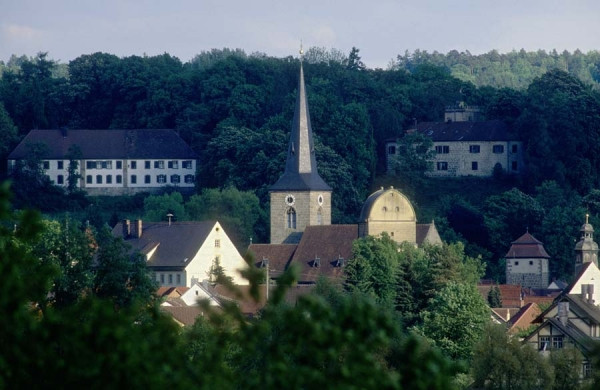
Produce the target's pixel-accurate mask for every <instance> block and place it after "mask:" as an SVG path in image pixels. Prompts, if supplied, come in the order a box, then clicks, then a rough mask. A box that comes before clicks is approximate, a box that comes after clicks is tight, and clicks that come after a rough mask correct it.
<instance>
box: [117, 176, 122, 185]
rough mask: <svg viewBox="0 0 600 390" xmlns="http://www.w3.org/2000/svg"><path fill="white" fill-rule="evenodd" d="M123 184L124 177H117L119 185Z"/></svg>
mask: <svg viewBox="0 0 600 390" xmlns="http://www.w3.org/2000/svg"><path fill="white" fill-rule="evenodd" d="M122 182H123V176H121V175H117V184H121V183H122Z"/></svg>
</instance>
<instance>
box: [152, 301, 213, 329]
mask: <svg viewBox="0 0 600 390" xmlns="http://www.w3.org/2000/svg"><path fill="white" fill-rule="evenodd" d="M160 310H161V311H162V312H165V313H168V314H170V315H171V316H172V317H173V319H174V320H175V321H176V322H177V323H179V324H180V325H181V326H190V325H194V323H195V322H196V319H197V318H198V317H202V316H203V312H202V309H201V308H200V307H198V306H161V307H160Z"/></svg>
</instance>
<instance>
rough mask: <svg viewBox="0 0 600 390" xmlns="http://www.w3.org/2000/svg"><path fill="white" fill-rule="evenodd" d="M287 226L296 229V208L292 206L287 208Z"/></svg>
mask: <svg viewBox="0 0 600 390" xmlns="http://www.w3.org/2000/svg"><path fill="white" fill-rule="evenodd" d="M287 227H288V229H296V210H294V208H293V207H290V208H288V210H287Z"/></svg>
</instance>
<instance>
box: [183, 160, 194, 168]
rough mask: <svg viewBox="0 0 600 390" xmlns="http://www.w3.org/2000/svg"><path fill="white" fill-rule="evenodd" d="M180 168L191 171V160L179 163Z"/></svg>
mask: <svg viewBox="0 0 600 390" xmlns="http://www.w3.org/2000/svg"><path fill="white" fill-rule="evenodd" d="M181 167H182V168H184V169H192V160H183V161H182V162H181Z"/></svg>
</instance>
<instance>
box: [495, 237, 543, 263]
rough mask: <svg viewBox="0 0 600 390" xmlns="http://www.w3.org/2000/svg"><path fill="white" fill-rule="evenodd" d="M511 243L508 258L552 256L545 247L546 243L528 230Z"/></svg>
mask: <svg viewBox="0 0 600 390" xmlns="http://www.w3.org/2000/svg"><path fill="white" fill-rule="evenodd" d="M511 244H512V245H511V246H510V249H509V250H508V253H507V254H506V257H507V258H511V259H512V258H545V259H548V258H550V256H549V255H548V253H547V252H546V250H545V249H544V244H542V242H541V241H539V240H538V239H536V238H535V237H534V236H532V235H531V234H529V232H526V233H525V234H523V235H522V236H521V237H519V238H517V239H516V240H515V241H513V242H512V243H511Z"/></svg>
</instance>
